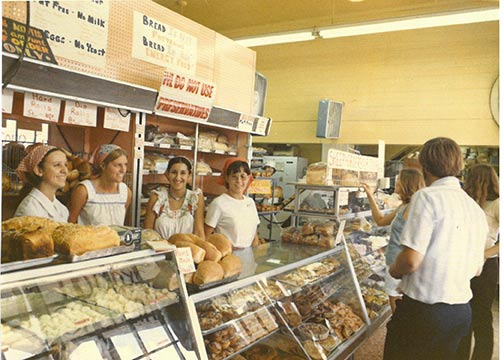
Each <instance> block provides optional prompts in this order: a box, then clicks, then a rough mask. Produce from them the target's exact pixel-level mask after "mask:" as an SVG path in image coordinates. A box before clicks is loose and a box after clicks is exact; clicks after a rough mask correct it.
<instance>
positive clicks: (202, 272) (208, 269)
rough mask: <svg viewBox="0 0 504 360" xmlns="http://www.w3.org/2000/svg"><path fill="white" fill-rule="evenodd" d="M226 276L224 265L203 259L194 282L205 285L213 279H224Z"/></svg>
mask: <svg viewBox="0 0 504 360" xmlns="http://www.w3.org/2000/svg"><path fill="white" fill-rule="evenodd" d="M223 278H224V270H223V269H222V266H220V265H219V264H218V263H216V262H214V261H208V260H205V261H202V262H201V263H200V264H199V265H198V269H196V272H195V273H194V276H193V282H194V283H195V284H196V285H203V284H207V283H210V282H213V281H218V280H222V279H223Z"/></svg>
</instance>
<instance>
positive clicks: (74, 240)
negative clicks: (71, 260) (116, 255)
mask: <svg viewBox="0 0 504 360" xmlns="http://www.w3.org/2000/svg"><path fill="white" fill-rule="evenodd" d="M53 240H54V249H55V250H56V252H58V253H60V254H64V255H82V254H84V253H86V252H88V251H93V250H100V249H107V248H110V247H114V246H119V244H120V243H121V239H120V238H119V235H118V234H117V231H115V230H113V229H111V228H109V227H108V226H105V225H98V226H92V225H79V224H65V225H62V226H59V227H58V228H56V230H54V232H53Z"/></svg>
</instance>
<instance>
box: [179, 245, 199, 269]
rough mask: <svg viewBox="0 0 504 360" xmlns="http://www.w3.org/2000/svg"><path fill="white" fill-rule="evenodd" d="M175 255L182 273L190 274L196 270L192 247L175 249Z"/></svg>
mask: <svg viewBox="0 0 504 360" xmlns="http://www.w3.org/2000/svg"><path fill="white" fill-rule="evenodd" d="M175 256H176V258H177V264H178V267H179V271H180V273H181V274H190V273H192V272H195V271H196V268H195V267H194V260H193V257H192V253H191V248H188V247H181V248H176V249H175Z"/></svg>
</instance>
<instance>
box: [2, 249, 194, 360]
mask: <svg viewBox="0 0 504 360" xmlns="http://www.w3.org/2000/svg"><path fill="white" fill-rule="evenodd" d="M166 267H171V268H173V269H175V268H176V260H175V257H174V256H173V253H172V252H165V253H155V252H154V251H152V250H140V251H135V252H130V253H125V254H120V255H115V256H111V257H106V258H97V259H93V260H88V261H82V262H74V263H63V262H62V261H59V263H58V259H55V260H54V261H53V262H52V263H51V264H50V265H46V266H45V267H38V268H33V269H24V270H19V271H12V272H5V269H4V268H3V269H2V284H1V285H0V289H1V316H2V318H1V319H2V359H5V360H11V359H77V358H88V359H133V358H135V359H158V358H170V359H174V358H181V359H186V358H195V357H194V354H191V352H189V351H188V350H186V348H185V347H184V346H183V345H182V344H181V340H179V337H177V335H176V332H175V331H174V327H175V326H174V325H173V322H172V321H171V320H169V318H170V315H169V314H170V313H173V312H175V313H181V312H182V313H183V309H184V306H183V304H182V300H181V298H182V297H183V296H181V292H182V293H183V291H179V290H169V289H168V288H167V287H166V286H165V284H164V283H163V282H162V281H159V277H160V275H161V271H160V269H162V268H166ZM181 309H182V310H181ZM179 333H180V332H179ZM189 338H190V336H189ZM186 346H187V345H186Z"/></svg>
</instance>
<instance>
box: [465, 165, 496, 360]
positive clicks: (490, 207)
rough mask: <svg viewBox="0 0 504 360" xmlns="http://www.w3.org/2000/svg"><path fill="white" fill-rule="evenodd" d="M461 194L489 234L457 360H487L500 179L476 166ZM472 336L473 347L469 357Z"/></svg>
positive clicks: (488, 169)
mask: <svg viewBox="0 0 504 360" xmlns="http://www.w3.org/2000/svg"><path fill="white" fill-rule="evenodd" d="M464 190H465V191H466V193H467V194H468V195H469V196H470V197H472V198H473V199H474V201H476V202H477V203H478V205H479V206H480V207H481V208H482V209H483V211H484V212H485V215H486V219H487V222H488V229H489V233H488V238H487V242H486V245H485V265H484V266H483V271H482V272H481V274H480V276H476V277H474V278H473V279H472V280H471V290H472V293H473V297H472V299H471V302H470V303H471V309H472V323H471V331H470V332H469V334H468V335H467V336H466V337H464V338H463V339H462V341H461V342H460V346H459V350H458V353H457V355H458V356H457V358H458V359H461V360H466V359H475V360H480V359H481V360H487V359H488V360H489V359H491V358H492V353H493V346H494V341H493V338H494V334H493V326H492V323H493V319H492V304H493V301H494V299H495V295H496V290H497V282H498V280H499V257H498V255H499V244H498V243H497V244H496V241H497V237H498V235H499V177H498V176H497V173H496V172H495V170H494V168H493V167H491V166H490V165H487V164H478V165H475V166H474V167H473V168H471V169H470V170H469V173H468V175H467V178H466V179H465V185H464ZM473 333H474V341H475V344H474V351H473V354H472V357H470V353H471V338H472V335H473Z"/></svg>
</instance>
